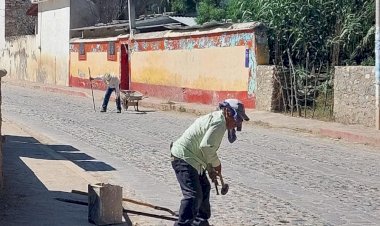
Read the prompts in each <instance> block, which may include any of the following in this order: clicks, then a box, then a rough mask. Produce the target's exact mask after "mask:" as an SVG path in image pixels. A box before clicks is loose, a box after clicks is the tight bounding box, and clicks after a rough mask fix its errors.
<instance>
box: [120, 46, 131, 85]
mask: <svg viewBox="0 0 380 226" xmlns="http://www.w3.org/2000/svg"><path fill="white" fill-rule="evenodd" d="M120 53H121V57H120V73H121V75H120V89H126V90H128V89H129V80H130V77H129V62H128V46H127V45H125V44H122V45H121V52H120Z"/></svg>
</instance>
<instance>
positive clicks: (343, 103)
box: [334, 66, 376, 127]
mask: <svg viewBox="0 0 380 226" xmlns="http://www.w3.org/2000/svg"><path fill="white" fill-rule="evenodd" d="M375 103H376V100H375V71H374V67H356V66H350V67H335V79H334V117H335V121H337V122H340V123H345V124H360V125H364V126H368V127H374V126H375V122H376V119H375V116H376V108H375Z"/></svg>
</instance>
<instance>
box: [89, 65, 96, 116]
mask: <svg viewBox="0 0 380 226" xmlns="http://www.w3.org/2000/svg"><path fill="white" fill-rule="evenodd" d="M88 75H89V77H90V86H91V94H92V104H93V105H94V111H95V112H96V108H95V99H94V89H93V88H92V80H91V71H90V67H88Z"/></svg>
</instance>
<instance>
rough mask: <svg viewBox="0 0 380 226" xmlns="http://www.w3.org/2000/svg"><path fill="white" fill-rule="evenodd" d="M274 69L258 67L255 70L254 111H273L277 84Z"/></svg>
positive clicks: (275, 102) (271, 67) (272, 67)
mask: <svg viewBox="0 0 380 226" xmlns="http://www.w3.org/2000/svg"><path fill="white" fill-rule="evenodd" d="M275 75H276V67H275V66H264V65H259V66H257V69H256V87H257V90H256V91H255V95H256V109H257V110H260V111H273V110H275V109H276V108H277V107H276V104H277V102H278V101H276V100H277V95H276V93H277V91H278V90H279V89H278V85H277V84H278V83H277V82H275Z"/></svg>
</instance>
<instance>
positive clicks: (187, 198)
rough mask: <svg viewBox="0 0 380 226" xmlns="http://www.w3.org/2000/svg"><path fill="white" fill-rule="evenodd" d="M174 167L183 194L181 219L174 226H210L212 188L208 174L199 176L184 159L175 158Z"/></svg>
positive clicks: (180, 211) (180, 210)
mask: <svg viewBox="0 0 380 226" xmlns="http://www.w3.org/2000/svg"><path fill="white" fill-rule="evenodd" d="M172 166H173V169H174V171H175V174H176V176H177V180H178V182H179V185H180V186H181V190H182V194H183V199H182V201H181V207H180V209H179V218H178V221H177V222H176V223H175V224H174V225H175V226H179V225H187V226H190V225H199V226H208V225H209V223H208V219H209V218H210V216H211V210H210V190H211V186H210V182H209V181H208V179H207V176H206V173H203V174H202V175H199V174H198V171H197V170H196V169H194V168H193V167H192V166H191V165H189V164H188V163H187V162H185V161H184V160H182V159H177V158H174V160H173V161H172Z"/></svg>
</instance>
